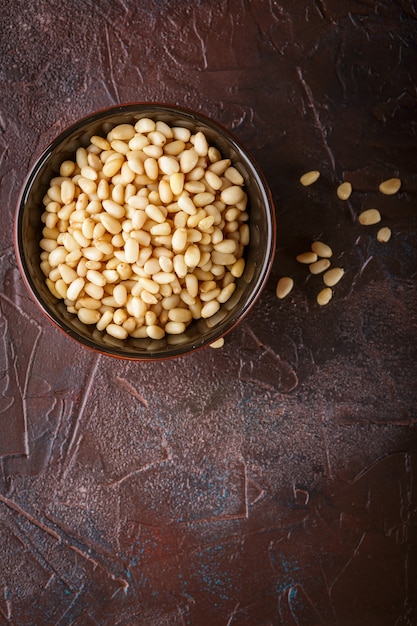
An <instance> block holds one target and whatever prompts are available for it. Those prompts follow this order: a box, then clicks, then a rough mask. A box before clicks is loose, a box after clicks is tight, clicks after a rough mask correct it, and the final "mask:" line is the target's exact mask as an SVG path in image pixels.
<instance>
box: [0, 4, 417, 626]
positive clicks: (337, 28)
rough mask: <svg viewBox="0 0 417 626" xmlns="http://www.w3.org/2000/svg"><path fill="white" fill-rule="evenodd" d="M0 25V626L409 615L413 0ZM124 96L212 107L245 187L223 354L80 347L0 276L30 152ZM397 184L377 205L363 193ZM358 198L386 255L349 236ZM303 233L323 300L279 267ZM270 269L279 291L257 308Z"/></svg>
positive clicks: (416, 523)
mask: <svg viewBox="0 0 417 626" xmlns="http://www.w3.org/2000/svg"><path fill="white" fill-rule="evenodd" d="M1 11H2V12H1V22H0V30H1V37H0V46H1V64H0V76H1V85H2V86H1V95H0V98H1V101H0V131H1V134H0V163H1V166H0V167H1V187H0V194H1V211H0V220H1V227H0V251H1V261H0V329H1V335H0V336H1V345H2V348H1V350H0V363H1V372H0V383H1V395H0V462H1V465H0V557H1V558H0V624H13V625H19V626H43V625H48V626H49V625H56V626H58V625H59V626H63V625H70V624H71V625H75V624H77V625H79V626H90V625H93V624H99V625H100V626H116V625H118V626H119V625H120V626H121V625H123V626H177V625H178V626H185V625H186V626H316V625H317V626H319V625H325V626H363V625H365V624H366V626H385V625H386V626H394V625H396V626H413V625H415V624H416V623H417V583H416V581H417V531H416V527H417V493H416V485H417V442H416V422H417V409H416V402H417V393H416V361H417V289H416V272H417V197H416V196H417V169H416V156H417V155H416V150H417V99H416V84H417V61H416V59H417V9H416V6H415V3H414V2H413V1H412V0H398V1H396V2H392V0H384V1H382V0H377V1H376V2H374V1H370V0H367V1H359V0H346V1H343V2H340V1H339V0H316V1H314V0H307V1H306V2H293V1H290V0H280V1H278V2H272V1H266V0H260V1H255V0H248V1H243V0H240V1H239V0H230V1H228V2H226V1H225V0H215V1H214V2H211V1H210V2H209V1H208V0H200V1H198V2H195V3H192V2H185V1H182V0H172V1H171V2H168V0H164V1H160V2H156V1H152V2H144V1H139V2H134V1H133V0H120V1H117V2H112V1H110V0H103V1H100V2H85V1H82V0H73V1H72V2H65V3H61V2H53V1H52V0H39V1H38V2H36V3H35V2H26V1H23V0H14V1H13V2H11V1H7V0H6V1H3V2H2V3H1ZM135 100H136V101H162V102H170V103H177V104H180V105H183V106H187V107H191V108H194V109H197V110H199V111H201V112H202V113H204V114H206V115H209V116H212V117H213V118H215V119H216V120H217V121H219V122H220V123H222V124H223V125H224V126H226V127H227V128H228V129H229V130H231V131H232V132H234V134H235V135H236V137H237V138H238V139H239V140H241V141H242V142H243V143H244V144H245V145H246V147H247V148H248V149H249V151H250V152H251V153H252V154H253V155H254V156H255V157H256V159H257V160H258V162H259V164H260V165H261V167H262V169H263V171H264V173H265V175H266V177H267V179H268V181H269V184H270V187H271V190H272V194H273V197H274V201H275V203H276V211H277V220H278V245H277V253H276V259H275V263H274V267H273V271H272V275H271V277H270V280H269V283H268V286H267V288H266V289H265V290H264V292H263V294H262V296H261V298H260V300H259V301H258V304H257V305H256V307H255V309H254V310H252V312H251V313H250V314H249V316H248V317H247V318H246V320H245V321H244V322H243V323H242V324H241V325H240V326H239V327H238V328H237V329H235V330H234V331H233V332H232V333H231V334H230V335H228V337H227V338H226V342H225V346H224V348H223V349H221V350H213V349H210V348H207V349H205V350H203V351H200V352H199V353H197V354H195V355H191V356H187V357H183V358H180V359H177V360H173V361H167V362H158V363H146V364H141V363H135V362H124V361H115V360H112V359H111V358H109V357H104V356H98V355H96V354H95V353H92V352H90V351H87V350H86V349H84V348H82V347H79V346H78V345H77V344H75V343H74V342H73V341H72V340H70V339H67V338H66V337H64V336H63V335H62V334H61V333H60V332H59V331H58V330H56V329H55V328H53V327H52V326H51V325H50V324H49V323H48V321H47V320H46V319H45V318H44V317H43V316H42V314H41V313H39V311H38V309H37V307H36V306H35V305H34V304H33V303H32V302H31V301H30V299H29V297H28V295H27V293H26V291H25V289H24V287H23V283H22V280H21V278H20V275H19V273H18V270H17V265H16V260H15V255H14V250H13V236H12V222H13V216H14V210H15V204H16V201H17V197H18V193H19V190H20V188H21V186H22V184H23V181H24V178H25V175H26V172H27V171H28V168H29V166H30V164H31V163H32V162H33V160H34V158H35V156H36V155H37V154H38V153H39V152H40V151H41V150H42V149H43V148H44V147H45V146H46V145H47V143H48V142H49V141H50V140H52V139H53V138H54V136H55V135H56V134H57V133H58V132H59V131H61V130H62V129H63V128H64V127H65V126H66V125H68V124H70V123H72V122H74V121H76V120H77V119H78V118H80V117H82V116H84V115H86V114H88V113H90V112H92V111H94V110H96V109H99V108H103V107H106V106H110V105H113V104H116V103H119V102H128V101H135ZM310 169H319V170H320V171H321V177H320V179H319V180H318V181H317V183H315V185H313V186H312V187H308V188H304V187H302V186H301V185H300V184H299V182H298V181H299V177H300V175H301V174H302V173H304V172H305V171H307V170H310ZM397 175H399V176H400V177H401V179H402V187H401V190H400V192H399V193H398V194H397V195H395V196H383V195H382V194H380V193H379V192H378V185H379V183H380V182H381V181H382V180H384V179H386V178H390V177H391V176H397ZM344 179H346V180H349V181H351V182H352V185H353V188H354V192H353V194H352V196H351V198H350V200H349V201H347V202H343V201H341V200H338V198H337V196H336V187H337V185H338V184H339V183H340V182H341V181H342V180H344ZM371 207H372V208H378V209H379V210H380V211H381V214H382V216H383V219H382V224H381V225H384V226H389V227H390V228H391V229H392V238H391V240H390V241H389V242H388V243H385V244H383V243H379V242H378V241H377V240H376V232H377V230H378V227H376V226H372V227H363V226H360V225H359V224H358V222H357V215H358V213H359V212H360V211H361V210H363V209H365V208H371ZM316 239H321V240H324V241H326V242H327V243H329V244H330V245H331V246H332V248H333V251H334V256H333V259H332V261H333V264H334V265H340V266H342V267H343V268H344V269H345V275H344V277H343V279H342V280H341V282H340V283H339V284H338V285H337V286H336V287H335V289H334V297H333V300H332V301H331V302H330V303H329V305H328V306H326V307H319V306H318V305H317V304H316V301H315V298H316V294H317V292H318V289H319V287H320V285H321V277H320V276H311V277H308V270H306V268H305V267H302V266H300V265H299V264H297V263H296V261H295V260H294V257H295V255H296V254H298V253H300V252H303V251H305V250H306V249H308V248H309V246H310V244H311V242H312V241H314V240H316ZM282 275H291V276H293V277H294V280H295V287H294V290H293V291H292V292H291V294H290V295H289V296H288V297H287V298H286V299H285V300H283V301H278V300H277V299H276V297H275V285H276V281H277V279H278V278H279V277H280V276H282Z"/></svg>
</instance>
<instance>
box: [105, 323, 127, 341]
mask: <svg viewBox="0 0 417 626" xmlns="http://www.w3.org/2000/svg"><path fill="white" fill-rule="evenodd" d="M106 332H107V333H108V334H109V335H111V336H112V337H115V338H116V339H126V337H127V334H128V333H127V330H126V329H125V328H123V326H119V325H118V324H113V323H111V324H108V325H107V326H106Z"/></svg>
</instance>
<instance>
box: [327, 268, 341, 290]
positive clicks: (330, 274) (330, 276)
mask: <svg viewBox="0 0 417 626" xmlns="http://www.w3.org/2000/svg"><path fill="white" fill-rule="evenodd" d="M344 273H345V270H344V269H343V268H342V267H332V269H330V270H327V272H326V273H325V274H324V275H323V282H324V284H325V285H326V286H327V287H334V285H337V283H338V282H339V280H340V279H341V278H342V276H343V274H344Z"/></svg>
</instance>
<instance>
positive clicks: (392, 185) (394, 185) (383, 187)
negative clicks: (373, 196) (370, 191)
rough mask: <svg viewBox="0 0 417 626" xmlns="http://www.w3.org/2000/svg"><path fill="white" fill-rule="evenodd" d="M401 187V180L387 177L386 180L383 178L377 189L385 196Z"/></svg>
mask: <svg viewBox="0 0 417 626" xmlns="http://www.w3.org/2000/svg"><path fill="white" fill-rule="evenodd" d="M400 187H401V180H400V179H399V178H389V179H388V180H384V181H383V182H382V183H381V184H380V185H379V191H380V192H381V193H383V194H385V195H387V196H391V195H393V194H394V193H397V191H399V189H400Z"/></svg>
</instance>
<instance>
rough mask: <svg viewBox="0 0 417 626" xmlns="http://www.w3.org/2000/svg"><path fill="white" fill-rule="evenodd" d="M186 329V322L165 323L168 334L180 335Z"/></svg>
mask: <svg viewBox="0 0 417 626" xmlns="http://www.w3.org/2000/svg"><path fill="white" fill-rule="evenodd" d="M185 329H186V325H185V324H184V322H171V321H170V322H167V323H166V324H165V332H166V333H167V334H168V335H180V334H181V333H183V332H184V331H185Z"/></svg>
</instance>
